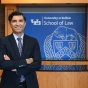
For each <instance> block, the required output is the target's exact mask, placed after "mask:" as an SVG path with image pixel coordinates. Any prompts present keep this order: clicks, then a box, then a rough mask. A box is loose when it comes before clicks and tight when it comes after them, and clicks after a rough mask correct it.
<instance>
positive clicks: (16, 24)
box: [10, 15, 26, 33]
mask: <svg viewBox="0 0 88 88" xmlns="http://www.w3.org/2000/svg"><path fill="white" fill-rule="evenodd" d="M10 25H11V28H12V30H13V33H23V30H24V27H25V25H26V23H25V21H24V19H23V16H21V15H18V16H13V18H12V20H11V22H10Z"/></svg>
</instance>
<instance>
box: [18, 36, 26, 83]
mask: <svg viewBox="0 0 88 88" xmlns="http://www.w3.org/2000/svg"><path fill="white" fill-rule="evenodd" d="M17 40H18V50H19V54H20V56H21V54H22V42H21V40H22V38H20V37H18V38H17ZM24 81H25V77H24V76H23V75H21V77H20V82H24Z"/></svg>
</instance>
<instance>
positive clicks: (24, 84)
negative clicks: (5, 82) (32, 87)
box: [19, 82, 27, 88]
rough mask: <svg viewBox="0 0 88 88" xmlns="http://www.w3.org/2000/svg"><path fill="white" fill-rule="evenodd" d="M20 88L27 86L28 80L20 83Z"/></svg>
mask: <svg viewBox="0 0 88 88" xmlns="http://www.w3.org/2000/svg"><path fill="white" fill-rule="evenodd" d="M19 88H27V86H26V82H23V83H20V84H19Z"/></svg>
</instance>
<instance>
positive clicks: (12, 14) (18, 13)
mask: <svg viewBox="0 0 88 88" xmlns="http://www.w3.org/2000/svg"><path fill="white" fill-rule="evenodd" d="M20 15H21V16H23V19H24V21H26V17H25V16H24V15H23V13H21V12H18V11H14V12H12V13H11V14H10V15H9V16H8V20H9V22H11V20H12V18H13V16H20Z"/></svg>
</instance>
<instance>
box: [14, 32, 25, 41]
mask: <svg viewBox="0 0 88 88" xmlns="http://www.w3.org/2000/svg"><path fill="white" fill-rule="evenodd" d="M13 36H14V38H15V40H17V38H18V37H19V36H17V35H16V34H15V33H13ZM23 37H24V33H23V34H22V35H21V36H20V38H22V40H23Z"/></svg>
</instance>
